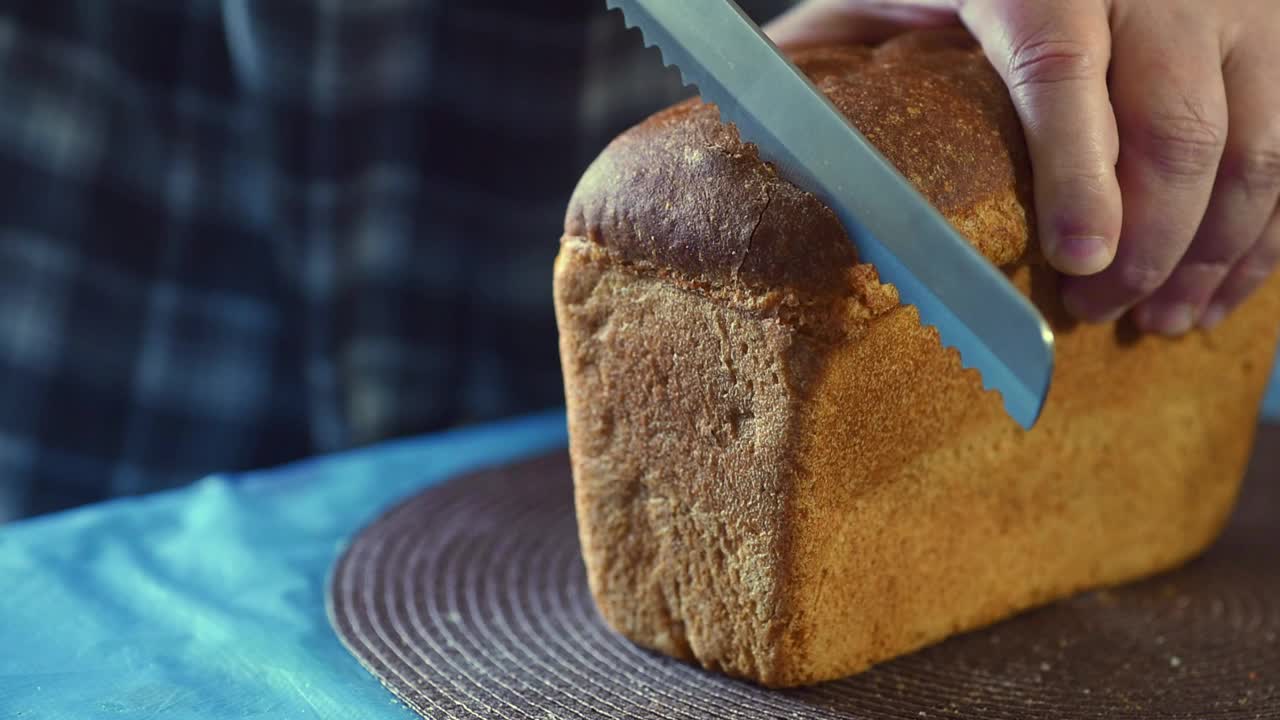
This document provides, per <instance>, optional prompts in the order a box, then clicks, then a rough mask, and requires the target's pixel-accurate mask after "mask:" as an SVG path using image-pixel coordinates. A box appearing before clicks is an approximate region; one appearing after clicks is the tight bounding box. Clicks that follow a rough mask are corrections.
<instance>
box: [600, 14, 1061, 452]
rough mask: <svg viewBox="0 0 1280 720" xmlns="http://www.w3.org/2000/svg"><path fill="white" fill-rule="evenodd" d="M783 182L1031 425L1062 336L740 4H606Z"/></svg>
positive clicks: (1011, 411)
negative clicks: (835, 223) (805, 194)
mask: <svg viewBox="0 0 1280 720" xmlns="http://www.w3.org/2000/svg"><path fill="white" fill-rule="evenodd" d="M605 4H606V5H607V6H608V7H609V8H612V9H618V10H621V11H622V14H623V17H624V19H625V22H626V24H627V26H628V27H638V28H639V29H640V32H641V34H642V35H643V36H644V41H645V44H646V45H656V46H657V47H658V49H659V51H660V52H661V53H662V56H663V62H664V63H666V64H668V65H674V66H676V68H677V69H678V70H679V71H680V73H681V75H682V77H683V79H684V81H685V82H686V83H687V84H690V85H694V86H696V87H697V89H698V91H699V93H700V94H701V95H702V98H703V100H704V101H706V102H710V103H714V104H715V105H717V106H718V107H719V109H720V115H721V118H722V119H723V120H725V121H726V122H732V123H733V124H734V125H736V126H737V128H738V132H739V134H740V135H741V136H742V139H743V140H744V141H747V142H751V143H754V144H755V145H756V147H757V148H758V149H759V152H760V155H761V157H762V158H764V159H765V160H767V161H769V162H771V163H773V165H774V167H775V168H777V170H778V172H779V174H781V175H782V177H784V178H786V179H787V180H789V181H791V182H792V183H794V184H796V185H797V186H799V187H800V188H803V189H805V190H808V191H809V192H811V193H813V194H814V195H816V196H817V197H818V198H819V199H821V200H822V201H823V202H825V203H826V204H827V205H828V206H829V207H830V208H831V209H832V210H833V211H835V213H836V216H837V217H838V218H839V219H840V222H841V223H842V224H843V225H844V227H845V230H846V232H847V233H848V234H849V237H850V239H851V240H852V242H853V244H854V246H855V247H856V249H857V252H858V256H859V259H860V260H861V261H862V262H869V263H871V264H872V265H874V266H875V267H876V269H877V270H878V272H879V274H880V279H881V281H883V282H887V283H890V284H892V285H894V286H895V287H896V288H897V289H898V295H899V297H900V298H901V300H902V302H903V303H906V304H910V305H913V306H915V307H916V309H917V311H918V312H919V314H920V320H921V322H922V323H924V324H926V325H932V326H934V327H936V328H937V330H938V334H939V336H940V338H941V340H942V343H943V344H944V345H947V346H949V347H954V348H955V349H956V350H958V351H959V353H960V358H961V362H962V363H963V364H964V366H965V367H971V368H974V369H976V370H977V371H978V372H979V374H980V375H981V376H982V383H983V386H984V387H985V388H986V389H988V390H995V391H997V392H999V393H1000V395H1001V397H1002V398H1003V400H1004V406H1005V410H1006V411H1007V412H1008V413H1009V415H1010V416H1012V417H1013V419H1014V420H1016V421H1017V422H1018V423H1019V424H1020V425H1022V426H1023V427H1024V428H1027V429H1030V428H1031V427H1032V426H1033V425H1034V424H1035V422H1036V420H1037V418H1039V416H1040V411H1041V409H1042V408H1043V406H1044V400H1045V395H1046V394H1047V393H1048V389H1049V382H1050V379H1051V378H1052V375H1053V358H1054V352H1053V346H1054V338H1053V331H1052V330H1051V329H1050V328H1049V325H1048V323H1046V322H1045V319H1044V317H1043V316H1041V314H1040V312H1039V310H1037V309H1036V307H1035V306H1034V305H1033V304H1031V302H1030V301H1029V300H1027V298H1025V297H1023V295H1022V294H1021V293H1019V292H1018V290H1017V289H1016V288H1014V287H1013V284H1012V283H1010V282H1009V280H1008V278H1006V277H1005V276H1004V275H1003V274H1002V273H1001V272H1000V271H999V270H998V269H996V267H995V266H994V265H992V264H991V263H990V262H989V261H988V260H987V259H986V258H985V257H983V256H982V255H981V254H980V253H979V252H978V251H977V250H975V249H974V248H973V247H972V246H970V245H969V243H968V242H966V241H965V239H964V238H963V237H961V236H960V234H959V233H958V232H957V231H956V230H955V229H953V228H952V227H951V225H950V224H949V223H948V222H947V221H946V219H945V218H943V217H942V215H941V213H939V212H938V211H937V210H936V209H934V207H933V206H932V205H930V204H929V202H928V200H926V199H925V198H924V197H923V196H922V195H921V194H920V193H919V192H918V191H917V190H916V189H915V187H913V186H912V185H911V183H910V182H909V181H907V179H906V178H904V177H903V176H902V175H901V174H899V173H898V171H897V169H896V168H894V167H893V165H892V164H891V163H889V161H888V160H886V159H885V158H884V157H883V156H882V155H881V154H880V152H879V151H878V150H876V148H875V147H874V146H872V145H871V143H869V142H868V141H867V140H866V138H864V137H863V136H862V134H861V133H860V132H858V130H857V128H855V127H854V126H853V125H852V124H851V123H850V122H849V121H848V120H847V119H846V118H845V117H844V115H843V114H841V113H840V111H839V110H837V109H836V108H835V106H834V105H832V104H831V102H830V101H829V100H828V99H827V98H826V96H825V95H823V94H822V92H821V91H819V90H818V89H817V88H816V87H814V85H813V84H812V83H811V82H810V81H809V79H808V78H807V77H805V76H804V74H803V73H801V72H800V71H799V70H798V69H797V68H796V67H795V65H793V64H792V63H791V62H790V61H789V60H787V58H786V57H785V56H783V55H782V53H781V52H779V51H778V49H777V47H776V46H775V45H774V44H773V42H772V41H770V40H769V39H768V37H766V36H765V35H764V33H762V32H761V31H760V28H759V27H757V26H756V24H755V23H754V22H752V20H751V19H750V18H749V17H748V16H747V15H746V13H744V12H743V11H742V9H741V8H739V7H738V6H737V4H736V3H734V2H732V0H606V3H605Z"/></svg>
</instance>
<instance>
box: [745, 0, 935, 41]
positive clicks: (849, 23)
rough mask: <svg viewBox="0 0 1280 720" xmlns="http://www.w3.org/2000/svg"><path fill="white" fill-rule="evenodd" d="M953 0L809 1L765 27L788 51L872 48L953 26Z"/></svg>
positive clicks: (769, 34)
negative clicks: (852, 46)
mask: <svg viewBox="0 0 1280 720" xmlns="http://www.w3.org/2000/svg"><path fill="white" fill-rule="evenodd" d="M955 4H956V3H955V0H808V1H807V2H803V3H801V4H799V5H797V6H796V7H794V8H792V9H791V10H788V11H787V12H785V13H783V14H782V15H781V16H779V17H778V18H776V19H775V20H774V21H773V22H770V23H769V24H768V25H766V26H765V27H764V32H765V34H766V35H768V36H769V38H770V39H772V40H773V42H774V44H776V45H777V46H778V47H781V48H785V49H787V50H798V49H800V48H806V47H813V46H816V45H832V44H874V43H880V42H883V41H885V40H888V39H889V38H891V37H893V36H894V35H898V34H901V33H903V32H905V31H907V30H911V29H913V28H921V27H937V26H940V25H951V24H954V23H955V22H956V12H955V10H954V6H955Z"/></svg>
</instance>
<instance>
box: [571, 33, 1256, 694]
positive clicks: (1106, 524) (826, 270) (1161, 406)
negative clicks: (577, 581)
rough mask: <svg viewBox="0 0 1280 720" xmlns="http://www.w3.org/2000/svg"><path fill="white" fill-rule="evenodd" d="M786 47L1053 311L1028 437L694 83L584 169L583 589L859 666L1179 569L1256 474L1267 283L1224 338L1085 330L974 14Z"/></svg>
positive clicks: (828, 672)
mask: <svg viewBox="0 0 1280 720" xmlns="http://www.w3.org/2000/svg"><path fill="white" fill-rule="evenodd" d="M796 62H797V64H798V65H799V66H800V67H801V69H802V70H804V71H805V72H806V73H807V74H808V75H809V76H810V77H812V78H813V80H814V81H815V83H816V84H817V85H818V87H819V88H821V89H822V90H823V91H824V92H825V93H826V94H827V95H828V96H829V97H830V98H831V99H832V100H833V101H834V102H835V104H836V105H837V107H839V108H840V110H841V111H843V112H844V113H845V114H847V115H848V117H849V118H850V119H851V120H852V121H853V122H854V124H855V125H856V126H857V127H859V128H860V129H861V130H862V132H863V133H864V134H865V135H866V136H867V137H868V138H869V139H870V140H871V141H872V142H873V143H874V144H875V145H876V146H878V147H879V148H880V150H881V151H882V152H883V153H884V154H885V156H886V157H888V158H889V159H890V160H891V161H892V162H893V163H894V164H895V165H896V166H897V167H898V168H899V169H900V170H901V171H902V172H903V174H904V175H905V176H906V177H907V178H908V179H909V180H910V181H911V182H913V183H914V184H915V185H916V186H917V187H918V188H919V189H920V190H921V191H922V192H923V193H924V194H925V196H926V197H928V198H929V199H930V200H931V201H932V202H933V203H934V204H935V206H936V207H938V208H939V209H940V210H941V211H942V213H943V214H944V215H945V216H946V217H947V218H948V219H949V220H950V222H952V223H953V224H954V225H955V226H956V227H957V228H958V229H959V230H960V231H961V232H962V233H963V234H964V235H965V236H966V237H967V238H968V239H969V240H970V241H971V242H972V243H973V244H974V245H975V246H976V247H977V248H978V249H979V250H980V251H981V252H982V253H983V254H984V255H985V256H986V257H988V258H989V259H990V260H991V261H992V262H993V263H995V264H997V265H998V266H1000V267H1002V268H1003V269H1004V270H1005V271H1006V272H1007V274H1008V275H1009V277H1010V278H1011V279H1012V280H1013V282H1014V284H1015V285H1016V286H1017V287H1018V288H1019V289H1020V290H1022V291H1023V292H1024V293H1026V294H1028V295H1029V296H1030V297H1031V298H1032V299H1033V301H1034V302H1035V303H1036V305H1037V306H1038V307H1039V308H1040V309H1041V310H1042V312H1044V313H1045V315H1046V317H1047V318H1048V319H1049V320H1050V322H1051V324H1052V325H1053V328H1054V330H1055V332H1056V333H1057V367H1056V370H1055V375H1054V378H1053V385H1052V388H1051V390H1050V393H1049V398H1048V402H1047V405H1046V407H1045V410H1044V413H1043V415H1042V416H1041V419H1040V422H1039V424H1038V425H1037V426H1036V427H1035V428H1034V429H1033V430H1031V431H1029V432H1027V431H1024V430H1022V429H1021V428H1019V427H1018V426H1017V425H1016V424H1015V423H1014V421H1013V420H1012V419H1010V418H1009V417H1008V416H1007V415H1006V414H1005V413H1004V410H1003V409H1002V405H1001V401H1000V398H999V396H998V395H995V394H993V393H991V392H987V391H984V390H983V389H982V385H981V382H980V378H979V377H978V376H977V375H976V374H975V372H974V371H971V370H966V369H964V368H962V367H961V364H960V360H959V356H958V355H957V354H956V352H955V351H954V350H951V349H947V348H943V347H942V346H941V345H940V344H939V340H938V335H937V332H936V331H935V330H934V329H932V328H928V327H922V326H921V324H920V322H919V318H918V316H917V313H916V312H915V310H914V309H913V308H911V307H909V306H903V305H901V304H900V302H899V299H898V296H897V292H896V291H895V290H894V288H893V287H891V286H888V285H884V284H881V283H880V282H879V281H878V278H877V275H876V270H875V268H874V267H870V266H868V265H865V264H859V263H858V260H857V258H856V256H855V252H854V250H852V249H851V246H850V244H849V242H848V241H847V239H846V235H845V232H844V230H843V228H842V227H841V225H840V224H839V222H838V221H837V219H836V217H835V216H834V214H833V213H832V212H831V211H830V210H829V209H828V208H827V207H825V206H824V205H823V204H822V203H821V202H820V201H818V200H817V199H816V198H814V197H813V196H812V195H810V194H808V193H806V192H804V191H802V190H800V189H798V188H796V187H795V186H793V185H791V184H789V183H787V182H786V181H784V180H782V179H780V178H779V177H778V176H777V175H776V174H775V172H774V170H773V169H772V168H771V167H770V166H769V165H767V164H766V163H764V162H762V161H761V160H760V159H759V157H758V155H757V153H756V151H755V148H754V147H753V146H750V145H747V144H744V143H743V142H742V141H741V140H740V139H739V137H738V135H737V132H736V130H735V129H734V128H733V127H731V126H728V125H725V124H722V123H721V122H720V120H719V117H718V114H717V112H716V109H715V108H714V107H712V106H708V105H704V104H701V103H699V102H696V101H690V102H686V103H683V104H680V105H677V106H675V107H673V108H670V109H668V110H666V111H664V112H661V113H658V114H657V115H655V116H653V117H651V118H649V119H648V120H646V121H645V122H643V123H641V124H640V125H638V126H637V127H635V128H632V129H631V130H629V131H627V132H626V133H624V134H623V135H622V136H620V137H619V138H617V139H616V140H615V141H614V142H613V143H612V144H611V145H609V147H608V148H607V149H606V150H604V152H603V153H602V154H601V155H600V157H599V158H598V159H597V160H596V161H595V162H594V163H593V164H592V166H591V167H590V169H589V170H588V171H587V172H586V174H585V176H584V177H583V178H582V181H581V183H580V184H579V186H578V188H577V190H576V192H575V193H574V196H573V198H572V201H571V205H570V207H569V211H568V215H567V219H566V223H565V232H564V237H563V238H562V240H561V248H560V253H559V256H558V258H557V260H556V265H555V302H556V312H557V318H558V323H559V328H560V351H561V360H562V364H563V370H564V378H565V384H566V393H567V402H568V419H569V429H570V438H571V444H570V450H571V453H572V458H573V472H574V482H575V496H576V507H577V513H578V522H579V528H580V534H581V540H582V550H583V555H584V558H585V561H586V567H587V571H588V576H589V579H590V585H591V591H592V593H593V595H594V597H595V599H596V602H597V604H598V607H599V609H600V612H601V614H602V615H603V617H604V619H605V620H606V621H607V622H608V623H609V624H610V625H611V626H612V627H613V628H615V629H616V630H617V631H618V632H620V633H621V634H623V635H624V636H626V637H628V638H630V639H631V640H632V641H634V642H636V643H638V644H640V645H642V646H645V647H648V648H653V649H655V650H658V651H660V652H663V653H667V654H669V655H672V656H675V657H677V658H682V659H685V660H689V661H693V662H697V663H700V664H701V665H702V666H704V667H706V668H710V669H714V670H719V671H723V672H725V673H729V674H731V675H734V676H739V677H743V678H748V679H751V680H753V681H756V682H759V683H762V684H764V685H768V686H793V685H802V684H808V683H814V682H819V681H823V680H828V679H832V678H838V677H841V676H845V675H849V674H852V673H856V672H858V671H860V670H863V669H865V668H867V667H868V666H870V665H872V664H873V663H877V662H880V661H883V660H886V659H888V658H892V657H894V656H897V655H901V654H903V653H907V652H910V651H912V650H914V649H916V648H919V647H921V646H924V645H927V644H930V643H934V642H938V641H940V640H942V639H943V638H946V637H948V636H949V635H952V634H954V633H958V632H963V631H965V630H968V629H971V628H976V627H979V626H982V625H985V624H989V623H992V622H994V621H997V620H1000V619H1002V618H1006V617H1008V616H1010V615H1011V614H1013V613H1017V612H1019V611H1021V610H1024V609H1026V608H1030V607H1033V606H1035V605H1038V604H1042V603H1046V602H1049V601H1052V600H1054V599H1056V598H1061V597H1063V596H1065V595H1068V594H1070V593H1074V592H1077V591H1080V590H1083V589H1087V588H1095V587H1099V586H1103V585H1107V584H1113V583H1119V582H1124V581H1127V580H1131V579H1134V578H1138V577H1141V576H1145V575H1149V574H1151V573H1155V572H1158V571H1160V570H1163V569H1166V568H1169V567H1172V566H1175V565H1177V564H1179V563H1182V562H1184V561H1186V560H1187V559H1189V558H1191V557H1192V556H1194V555H1195V554H1197V553H1198V552H1200V551H1201V550H1203V549H1204V548H1205V547H1206V545H1207V544H1208V543H1210V542H1211V541H1212V540H1213V538H1214V536H1215V534H1216V533H1217V532H1218V531H1219V529H1220V528H1221V527H1222V525H1223V523H1224V521H1225V519H1226V518H1227V515H1228V513H1229V512H1230V510H1231V507H1232V504H1233V501H1234V499H1235V496H1236V491H1237V488H1238V485H1239V481H1240V479H1241V477H1242V475H1243V472H1244V469H1245V464H1246V462H1247V457H1248V455H1249V451H1250V447H1251V445H1252V442H1253V436H1254V429H1255V424H1256V419H1257V414H1258V408H1259V403H1260V401H1261V398H1262V393H1263V387H1264V384H1265V382H1266V379H1267V371H1268V367H1269V359H1270V356H1271V353H1272V350H1273V349H1274V348H1275V346H1276V341H1277V334H1278V330H1280V283H1277V282H1275V281H1274V280H1273V281H1271V282H1270V283H1269V284H1268V285H1267V286H1266V287H1264V288H1263V289H1262V290H1260V291H1259V292H1258V293H1256V294H1255V295H1254V296H1253V297H1252V299H1250V300H1249V301H1248V302H1247V303H1246V304H1245V305H1244V306H1243V307H1242V308H1241V309H1239V310H1238V311H1237V312H1235V313H1234V314H1232V315H1230V316H1229V317H1228V318H1227V320H1226V321H1225V322H1224V323H1223V324H1221V325H1220V326H1219V327H1218V328H1217V329H1215V330H1213V331H1211V332H1202V331H1196V332H1194V333H1192V334H1190V335H1188V336H1186V337H1182V338H1179V339H1167V338H1162V337H1154V336H1143V335H1140V334H1138V333H1137V332H1136V331H1135V330H1134V329H1133V328H1132V326H1131V325H1129V324H1128V323H1127V322H1126V321H1121V322H1119V323H1114V324H1109V325H1085V324H1077V323H1076V322H1074V321H1072V320H1071V319H1070V317H1069V316H1068V315H1067V314H1066V313H1065V312H1064V310H1063V309H1062V307H1061V305H1060V301H1059V296H1058V292H1057V276H1056V275H1055V274H1054V272H1052V271H1051V270H1050V269H1049V268H1047V267H1046V266H1045V264H1044V262H1043V260H1042V259H1041V258H1040V256H1039V255H1038V254H1037V251H1036V240H1035V237H1034V226H1035V223H1034V218H1033V216H1032V205H1031V201H1030V199H1031V177H1030V169H1029V165H1028V160H1027V153H1026V148H1025V144H1024V140H1023V138H1022V135H1021V130H1020V128H1019V124H1018V121H1017V118H1016V115H1015V113H1014V109H1013V107H1012V105H1011V102H1010V100H1009V97H1008V92H1007V90H1006V89H1005V88H1004V86H1003V85H1002V84H1001V81H1000V80H999V78H998V77H997V75H996V74H995V72H994V71H993V70H992V68H991V67H990V65H989V64H988V63H987V61H986V60H985V59H984V57H983V55H982V54H981V51H980V50H978V49H977V48H976V47H975V46H974V45H973V43H972V41H971V39H970V38H968V36H967V35H965V34H964V33H962V32H959V31H930V32H922V33H915V34H911V35H906V36H902V37H899V38H897V39H895V40H892V41H890V42H888V43H886V44H884V45H882V46H879V47H876V48H859V47H841V48H823V49H817V50H812V51H807V52H804V53H801V54H799V55H798V56H797V57H796Z"/></svg>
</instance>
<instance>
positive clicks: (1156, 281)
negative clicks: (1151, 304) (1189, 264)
mask: <svg viewBox="0 0 1280 720" xmlns="http://www.w3.org/2000/svg"><path fill="white" fill-rule="evenodd" d="M1118 276H1119V277H1118V278H1117V280H1118V282H1119V284H1120V287H1121V288H1123V289H1124V290H1126V291H1128V292H1129V293H1131V294H1133V295H1141V296H1145V295H1150V294H1151V293H1153V292H1155V291H1156V290H1158V289H1160V286H1161V285H1163V284H1164V281H1165V279H1166V278H1167V277H1168V276H1169V273H1168V272H1167V271H1166V270H1164V269H1163V268H1159V267H1156V266H1154V265H1149V264H1146V263H1126V264H1124V265H1122V266H1120V268H1119V272H1118Z"/></svg>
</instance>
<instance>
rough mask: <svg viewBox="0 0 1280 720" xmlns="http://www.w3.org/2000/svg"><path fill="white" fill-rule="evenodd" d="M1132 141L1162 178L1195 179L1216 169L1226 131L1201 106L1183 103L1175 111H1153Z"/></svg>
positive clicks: (1189, 101)
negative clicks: (1135, 142) (1134, 141)
mask: <svg viewBox="0 0 1280 720" xmlns="http://www.w3.org/2000/svg"><path fill="white" fill-rule="evenodd" d="M1135 139H1136V140H1137V145H1138V149H1139V151H1140V152H1141V153H1142V154H1143V155H1145V156H1146V157H1147V158H1148V159H1149V160H1150V162H1151V163H1152V164H1153V165H1154V166H1155V168H1156V169H1157V171H1159V172H1160V173H1161V174H1162V175H1165V176H1166V177H1170V178H1183V179H1191V180H1199V179H1201V178H1203V177H1204V176H1205V175H1212V174H1213V171H1214V170H1215V168H1216V167H1217V165H1218V160H1219V159H1220V158H1221V157H1222V149H1223V147H1224V146H1225V144H1226V139H1227V128H1226V123H1225V122H1223V121H1219V120H1217V119H1216V118H1211V117H1210V115H1209V113H1208V112H1207V111H1206V109H1205V107H1204V105H1203V104H1201V103H1198V102H1195V101H1191V100H1186V101H1184V102H1183V103H1182V106H1181V107H1179V108H1178V109H1176V110H1165V111H1158V112H1154V113H1152V114H1151V115H1149V116H1148V117H1147V118H1145V119H1144V120H1143V121H1141V122H1139V123H1138V127H1137V137H1136V138H1135Z"/></svg>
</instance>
